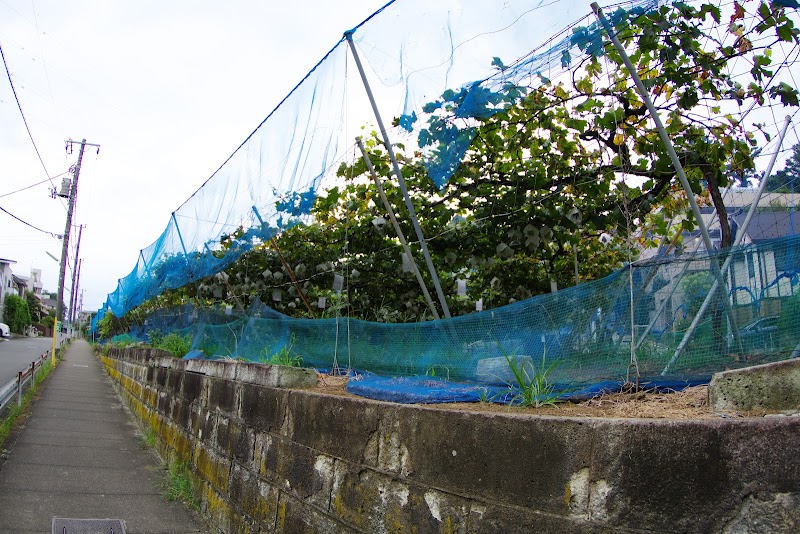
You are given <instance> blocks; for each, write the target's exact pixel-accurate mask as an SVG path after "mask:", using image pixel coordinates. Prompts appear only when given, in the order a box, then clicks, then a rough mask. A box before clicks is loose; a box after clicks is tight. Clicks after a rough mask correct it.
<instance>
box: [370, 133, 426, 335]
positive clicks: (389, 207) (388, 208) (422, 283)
mask: <svg viewBox="0 0 800 534" xmlns="http://www.w3.org/2000/svg"><path fill="white" fill-rule="evenodd" d="M356 143H358V148H359V149H360V150H361V155H362V157H363V158H364V163H366V164H367V170H369V174H370V176H371V177H372V181H373V182H375V187H376V188H377V189H378V194H379V195H380V196H381V200H382V201H383V206H384V207H385V208H386V211H387V212H389V219H391V221H392V226H393V227H394V231H395V232H396V233H397V238H398V239H400V244H401V245H403V250H404V251H405V253H406V256H408V259H409V261H410V262H411V270H412V271H414V276H416V277H417V282H419V287H420V288H421V289H422V294H423V295H424V296H425V302H427V303H428V308H430V310H431V313H433V317H434V318H435V319H439V318H440V317H439V312H438V311H437V310H436V306H434V305H433V300H432V299H431V294H430V293H429V292H428V288H427V286H426V285H425V280H423V279H422V273H420V272H419V267H418V266H417V261H416V260H415V259H414V255H413V254H412V253H411V247H409V246H408V241H406V236H405V234H404V233H403V230H402V229H401V228H400V223H398V222H397V217H395V215H394V210H393V209H392V205H391V204H389V199H388V198H386V192H385V191H384V190H383V186H382V185H381V181H380V178H378V174H377V173H376V172H375V167H373V166H372V161H371V160H370V159H369V154H367V149H366V148H364V142H363V141H362V140H361V138H360V137H356Z"/></svg>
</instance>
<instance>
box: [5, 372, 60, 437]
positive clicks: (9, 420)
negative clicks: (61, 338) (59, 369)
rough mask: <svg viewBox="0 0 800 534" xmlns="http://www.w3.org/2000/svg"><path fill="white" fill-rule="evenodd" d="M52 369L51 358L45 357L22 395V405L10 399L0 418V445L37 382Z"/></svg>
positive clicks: (29, 397) (32, 393)
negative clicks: (3, 415)
mask: <svg viewBox="0 0 800 534" xmlns="http://www.w3.org/2000/svg"><path fill="white" fill-rule="evenodd" d="M52 370H53V365H52V363H51V360H50V358H47V359H46V360H45V362H44V366H43V367H42V368H41V369H37V370H36V378H35V380H34V381H33V387H32V388H31V389H29V390H28V391H27V392H25V393H24V394H23V395H22V405H21V406H20V405H18V404H17V403H16V402H14V401H11V403H10V405H9V407H8V411H7V413H6V416H5V418H4V419H2V420H0V445H2V444H3V443H5V441H6V438H8V435H9V434H10V433H11V429H12V428H14V423H15V422H16V421H17V418H18V417H19V416H20V414H21V413H22V411H23V410H24V409H25V407H26V406H27V405H28V403H29V402H30V400H31V397H33V395H35V394H36V391H37V390H38V389H39V384H41V383H42V381H43V380H44V379H45V377H47V375H49V374H50V371H52Z"/></svg>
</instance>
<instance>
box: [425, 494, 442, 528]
mask: <svg viewBox="0 0 800 534" xmlns="http://www.w3.org/2000/svg"><path fill="white" fill-rule="evenodd" d="M425 504H427V505H428V510H430V511H431V515H432V516H433V518H434V519H436V520H437V521H438V522H440V523H441V522H442V516H441V514H440V511H439V498H438V497H436V495H434V494H433V493H432V492H430V491H427V492H425Z"/></svg>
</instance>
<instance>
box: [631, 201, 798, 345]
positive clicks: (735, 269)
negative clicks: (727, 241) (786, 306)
mask: <svg viewBox="0 0 800 534" xmlns="http://www.w3.org/2000/svg"><path fill="white" fill-rule="evenodd" d="M754 198H755V190H754V189H736V188H732V189H731V190H728V191H726V192H725V202H726V208H727V210H728V222H729V224H730V226H731V230H732V233H733V236H734V239H736V237H737V235H739V234H740V233H741V231H742V230H741V228H742V226H743V224H744V221H745V218H746V217H747V213H748V210H749V206H750V204H751V203H752V201H753V200H754ZM795 205H798V206H800V195H798V194H777V193H770V194H765V195H763V196H762V198H761V200H760V202H759V206H758V208H757V211H756V212H755V213H754V214H753V217H752V218H751V220H750V223H749V226H748V228H747V229H746V230H745V231H744V235H742V236H741V242H740V244H741V247H742V248H741V249H740V250H739V251H737V252H736V253H735V254H734V256H733V257H732V259H731V262H730V265H729V267H728V269H727V270H726V272H725V275H726V276H725V277H726V280H727V283H728V287H729V289H730V293H729V298H730V302H731V305H732V309H733V312H734V316H735V318H736V322H737V324H739V325H740V326H741V325H745V324H748V323H750V322H751V321H754V320H756V319H758V318H759V317H773V316H777V315H780V313H781V305H782V302H783V301H784V300H785V299H786V298H788V297H791V296H793V295H794V294H795V293H797V292H798V287H799V286H800V284H799V283H800V214H797V213H795ZM701 213H702V216H703V220H704V222H705V223H706V225H707V227H708V232H709V237H710V238H711V242H712V245H713V246H714V248H715V249H716V250H718V249H719V246H720V243H721V230H720V225H719V221H718V219H717V218H716V215H715V213H714V209H713V207H703V208H702V209H701ZM677 223H679V221H677ZM792 236H799V238H798V239H791V237H792ZM779 238H789V239H787V240H784V241H778V242H776V241H775V240H776V239H779ZM747 245H758V246H757V247H748V246H747ZM705 250H706V248H705V246H704V243H703V239H702V237H701V235H700V231H699V230H697V229H695V230H693V231H692V232H684V233H683V239H682V244H681V246H679V247H675V248H672V249H669V250H668V249H667V247H662V250H660V251H658V252H657V251H655V250H649V251H646V253H644V254H643V255H642V257H646V259H644V260H643V261H641V262H637V265H638V266H639V267H647V266H648V265H652V267H649V268H650V269H655V270H656V271H657V274H655V275H653V276H652V278H651V279H652V282H651V283H650V284H649V287H647V288H645V293H646V295H647V297H646V298H643V301H645V300H646V301H647V306H646V309H645V310H643V311H645V313H644V314H641V315H640V312H639V311H637V323H643V322H647V323H652V324H653V330H654V331H663V330H664V329H667V328H675V327H676V323H681V322H683V320H691V319H692V316H693V314H694V313H695V312H696V311H697V309H698V308H699V306H700V304H701V303H702V302H703V300H704V299H705V295H706V292H707V291H708V289H710V286H711V284H712V283H713V277H712V274H711V273H712V272H713V271H712V266H711V264H710V262H709V261H708V259H702V258H703V257H704V256H705V255H704V254H703V253H704V252H705ZM695 254H698V255H699V256H700V257H699V258H695ZM670 258H673V259H674V260H677V261H672V262H669V263H664V260H666V259H670ZM682 258H685V260H686V261H685V262H681V261H680V260H681V259H682ZM724 260H725V258H724V257H722V258H720V261H719V264H720V266H721V265H722V263H723V262H724ZM659 264H660V266H656V265H659ZM637 328H638V327H637ZM642 328H643V327H642Z"/></svg>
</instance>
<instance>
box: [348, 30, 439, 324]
mask: <svg viewBox="0 0 800 534" xmlns="http://www.w3.org/2000/svg"><path fill="white" fill-rule="evenodd" d="M344 38H345V39H347V44H348V46H349V47H350V52H352V54H353V59H354V60H355V62H356V67H357V68H358V74H359V75H360V76H361V82H362V83H363V84H364V89H365V90H366V92H367V97H368V98H369V103H370V105H371V106H372V112H373V113H374V115H375V120H376V121H377V123H378V128H379V129H380V131H381V137H382V139H381V141H382V142H383V145H384V146H385V147H386V152H387V153H388V155H389V159H390V160H391V162H392V168H393V169H394V174H395V176H397V182H398V184H399V185H400V191H401V192H402V193H403V199H404V200H405V203H406V208H408V214H409V218H410V219H411V224H412V225H413V226H414V231H415V232H416V234H417V240H418V241H419V246H420V248H421V249H422V255H423V256H424V257H425V263H426V265H427V267H428V271H429V272H430V273H431V278H432V279H433V285H434V287H435V288H436V295H437V297H439V304H440V305H441V306H442V312H443V313H444V316H445V317H446V318H447V319H450V308H449V307H448V306H447V300H446V299H445V297H444V293H443V292H442V284H441V283H440V282H439V275H437V274H436V268H435V267H434V265H433V260H432V259H431V254H430V252H429V251H428V244H427V242H426V241H425V236H424V235H423V234H422V228H420V225H419V220H418V219H417V212H416V210H415V209H414V205H413V204H412V203H411V197H410V196H409V194H408V188H407V187H406V181H405V179H404V178H403V173H402V172H400V165H399V164H398V163H397V158H396V157H395V155H394V149H393V148H392V143H391V141H389V136H388V134H387V133H386V127H385V126H384V125H383V119H381V114H380V112H379V111H378V105H377V103H376V102H375V96H374V95H373V94H372V88H371V87H370V85H369V80H367V74H366V72H364V66H363V65H362V64H361V57H360V56H359V55H358V51H357V50H356V44H355V42H353V30H349V31H347V32H345V34H344Z"/></svg>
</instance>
